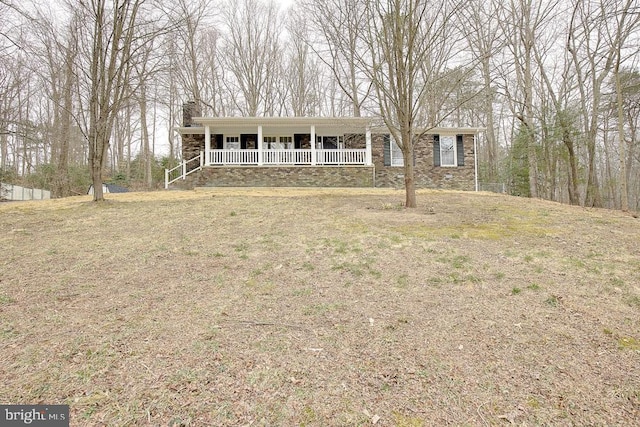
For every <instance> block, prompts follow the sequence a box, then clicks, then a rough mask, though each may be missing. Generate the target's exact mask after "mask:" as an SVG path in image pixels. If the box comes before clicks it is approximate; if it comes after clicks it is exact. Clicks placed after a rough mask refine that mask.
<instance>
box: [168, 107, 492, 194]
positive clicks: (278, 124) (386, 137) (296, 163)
mask: <svg viewBox="0 0 640 427" xmlns="http://www.w3.org/2000/svg"><path fill="white" fill-rule="evenodd" d="M196 111H197V110H196V109H195V106H194V104H191V103H187V104H185V109H184V116H183V126H182V127H180V128H179V129H178V131H179V133H180V134H181V136H182V158H183V159H185V162H184V163H183V164H181V165H179V166H178V167H176V168H174V169H173V170H171V171H169V170H167V171H166V172H165V187H166V188H168V186H169V184H170V183H171V182H174V181H176V180H177V179H185V178H186V176H187V175H189V174H191V173H193V172H199V174H198V175H196V176H197V178H196V179H195V185H196V186H215V187H243V186H247V187H286V186H289V187H311V186H317V187H396V188H402V187H403V186H404V167H403V166H404V160H403V156H402V152H401V151H400V148H399V147H398V145H397V144H396V142H395V141H394V139H393V137H392V136H391V135H390V133H389V131H388V129H386V128H382V127H375V126H372V122H371V119H370V118H354V117H199V116H197V115H196V114H193V113H194V112H196ZM481 130H482V129H480V128H470V127H469V128H433V129H429V130H428V131H426V132H421V133H417V134H416V140H415V142H414V146H415V147H414V149H415V151H414V153H415V168H414V170H415V182H416V187H417V188H443V189H459V190H474V189H476V186H477V180H476V177H477V162H476V137H477V135H478V133H479V132H480V131H481Z"/></svg>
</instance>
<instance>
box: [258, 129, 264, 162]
mask: <svg viewBox="0 0 640 427" xmlns="http://www.w3.org/2000/svg"><path fill="white" fill-rule="evenodd" d="M263 164H264V159H263V156H262V125H260V126H258V166H262V165H263Z"/></svg>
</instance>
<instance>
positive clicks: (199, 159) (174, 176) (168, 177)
mask: <svg viewBox="0 0 640 427" xmlns="http://www.w3.org/2000/svg"><path fill="white" fill-rule="evenodd" d="M196 164H197V166H195V167H194V166H193V165H196ZM203 164H204V151H201V152H200V155H199V156H196V157H194V158H193V159H189V160H185V161H184V162H182V163H180V164H179V165H178V166H176V167H175V168H173V169H165V170H164V188H165V190H166V189H168V188H169V184H173V183H174V182H176V181H177V180H179V179H185V178H186V177H187V176H188V175H190V174H192V173H193V172H196V171H199V170H200V169H202V165H203ZM189 167H192V168H193V169H191V170H187V169H189Z"/></svg>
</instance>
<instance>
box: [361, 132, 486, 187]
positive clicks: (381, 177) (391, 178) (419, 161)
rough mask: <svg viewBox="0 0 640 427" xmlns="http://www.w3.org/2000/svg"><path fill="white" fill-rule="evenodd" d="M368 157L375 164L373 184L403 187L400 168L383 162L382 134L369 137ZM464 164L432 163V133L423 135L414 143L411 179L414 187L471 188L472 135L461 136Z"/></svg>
mask: <svg viewBox="0 0 640 427" xmlns="http://www.w3.org/2000/svg"><path fill="white" fill-rule="evenodd" d="M371 137H372V142H371V145H372V147H371V151H372V152H371V156H372V159H373V164H374V165H375V170H376V178H375V186H376V187H395V188H404V167H403V166H385V165H384V142H383V138H384V135H382V134H374V135H372V136H371ZM463 144H464V166H458V167H441V166H433V136H432V135H423V136H422V137H421V138H420V139H419V140H418V142H417V143H416V144H415V147H414V150H415V157H416V161H415V167H414V171H415V182H416V187H417V188H439V189H449V190H469V191H473V190H475V179H474V174H475V165H474V153H473V135H464V136H463Z"/></svg>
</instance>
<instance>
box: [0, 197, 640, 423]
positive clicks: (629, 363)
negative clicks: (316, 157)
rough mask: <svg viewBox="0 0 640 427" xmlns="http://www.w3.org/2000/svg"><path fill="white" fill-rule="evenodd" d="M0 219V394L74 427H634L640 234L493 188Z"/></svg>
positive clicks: (122, 206)
mask: <svg viewBox="0 0 640 427" xmlns="http://www.w3.org/2000/svg"><path fill="white" fill-rule="evenodd" d="M107 197H108V198H109V201H107V202H106V203H101V204H95V203H92V202H90V201H89V199H88V198H87V197H78V198H71V199H65V200H52V201H43V202H27V203H11V204H3V205H0V229H1V230H3V233H2V234H1V235H0V245H1V246H0V247H2V248H3V256H2V257H1V258H0V335H1V336H2V349H1V350H0V362H1V363H0V374H1V377H2V378H3V387H2V388H0V401H2V402H6V403H40V402H44V403H51V404H53V403H65V404H69V405H71V415H72V425H74V426H75V425H87V426H89V425H91V426H94V425H167V424H170V425H194V426H208V425H229V426H235V425H249V424H251V425H291V426H294V425H296V426H297V425H307V426H310V425H317V426H326V425H371V424H372V423H373V424H375V425H382V426H387V425H389V426H394V425H397V426H416V425H418V426H419V425H425V426H426V425H445V424H448V425H501V424H503V425H508V424H511V423H513V424H517V425H635V424H636V423H637V420H638V419H640V370H639V369H638V366H640V350H639V348H640V345H638V342H640V332H639V331H640V245H639V243H638V242H640V227H639V223H638V220H637V219H634V218H632V217H630V216H626V215H623V214H620V213H618V212H612V211H604V210H586V209H582V208H577V207H570V206H564V205H559V204H554V203H550V202H544V201H536V200H526V199H519V198H512V197H507V196H501V195H493V194H483V193H463V192H459V193H458V192H438V191H422V192H420V193H419V195H418V201H419V204H420V207H419V208H418V209H412V210H405V209H404V208H402V201H403V200H404V193H403V192H401V191H392V190H328V189H326V190H325V189H275V190H274V189H208V190H198V191H188V192H187V191H185V192H158V193H127V194H121V195H108V196H107Z"/></svg>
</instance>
